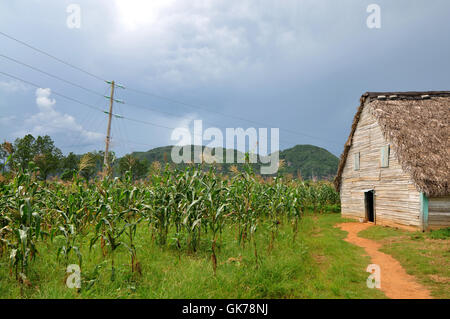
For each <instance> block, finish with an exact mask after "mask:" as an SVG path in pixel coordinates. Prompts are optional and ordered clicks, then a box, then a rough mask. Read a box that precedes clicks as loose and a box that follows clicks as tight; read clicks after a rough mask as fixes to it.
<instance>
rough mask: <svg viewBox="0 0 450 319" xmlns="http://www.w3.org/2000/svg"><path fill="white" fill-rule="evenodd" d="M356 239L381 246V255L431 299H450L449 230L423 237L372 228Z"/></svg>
mask: <svg viewBox="0 0 450 319" xmlns="http://www.w3.org/2000/svg"><path fill="white" fill-rule="evenodd" d="M359 236H361V237H365V238H369V239H373V240H376V241H378V242H380V243H382V244H383V247H382V249H381V251H383V252H385V253H387V254H390V255H391V256H393V257H394V258H396V259H397V260H398V261H399V262H400V263H401V264H402V266H403V267H404V268H405V269H406V271H407V272H408V273H409V274H411V275H413V276H415V277H416V278H417V279H418V280H419V282H420V283H422V284H423V285H424V286H425V287H427V288H428V289H430V291H431V294H432V296H433V297H434V298H444V299H449V298H450V228H447V229H442V230H438V231H432V232H429V233H422V232H408V231H404V230H398V229H394V228H388V227H382V226H373V227H370V228H368V229H366V230H364V231H362V232H360V233H359Z"/></svg>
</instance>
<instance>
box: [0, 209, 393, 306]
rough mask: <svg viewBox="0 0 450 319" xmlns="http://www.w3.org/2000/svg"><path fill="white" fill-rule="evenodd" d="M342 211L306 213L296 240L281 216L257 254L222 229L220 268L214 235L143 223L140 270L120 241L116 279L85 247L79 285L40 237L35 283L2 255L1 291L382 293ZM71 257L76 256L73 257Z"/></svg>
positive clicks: (9, 294) (56, 294) (88, 294)
mask: <svg viewBox="0 0 450 319" xmlns="http://www.w3.org/2000/svg"><path fill="white" fill-rule="evenodd" d="M342 221H343V219H342V218H340V217H339V214H336V213H329V214H323V215H312V214H307V215H306V216H305V217H304V218H302V220H301V222H300V224H299V231H298V235H297V238H296V240H295V242H294V241H293V232H292V227H291V225H287V224H282V225H281V226H280V231H279V233H278V237H277V240H276V242H275V246H274V247H273V249H272V250H271V252H269V251H268V246H269V239H268V238H267V236H264V233H263V232H261V235H260V236H257V240H256V242H257V245H258V246H259V259H260V260H259V262H258V264H257V263H256V262H255V256H254V253H253V247H252V246H253V245H249V246H246V247H244V248H242V247H241V246H239V245H237V244H236V241H237V239H236V238H235V233H236V232H235V231H234V230H231V229H230V231H224V233H223V236H222V238H221V239H220V240H219V241H218V253H217V258H218V266H217V274H216V276H214V274H213V271H212V268H211V262H210V255H211V252H210V250H209V243H208V242H204V243H202V246H201V247H200V249H199V250H198V251H197V252H196V253H192V254H189V253H187V252H185V251H180V250H177V249H176V248H175V247H173V248H171V249H162V248H161V247H160V246H158V245H156V244H155V243H154V241H153V240H151V236H150V233H149V231H148V228H147V227H145V226H144V225H141V226H140V227H139V228H138V232H137V236H136V246H137V248H138V251H139V256H138V258H139V260H140V263H141V265H142V274H141V275H139V274H137V273H134V274H132V273H131V272H130V270H129V268H130V266H129V264H130V261H129V255H128V253H127V252H126V251H125V248H123V247H120V248H118V251H117V253H116V280H115V281H114V282H112V281H111V280H110V275H111V269H110V267H109V263H108V262H107V260H105V259H104V258H103V256H101V253H100V250H99V249H92V251H91V252H89V249H88V247H89V244H88V242H89V238H85V242H84V244H83V245H82V247H81V249H82V252H83V256H85V257H84V260H83V269H82V274H83V286H82V289H81V290H80V291H78V292H77V291H76V290H74V289H69V288H67V287H66V285H65V278H66V273H65V271H66V269H65V265H64V263H62V262H57V261H56V258H55V257H56V250H57V247H58V244H57V243H56V242H55V243H42V244H41V245H40V246H39V247H38V251H39V256H38V257H39V258H36V259H35V261H32V262H31V264H30V267H29V268H30V273H29V278H30V282H31V285H32V286H30V287H27V286H26V285H23V287H24V288H23V291H22V292H21V289H20V285H19V284H18V282H17V280H15V278H14V276H10V275H9V270H8V262H9V260H8V258H7V256H3V258H1V259H0V298H384V294H383V293H382V292H380V291H378V290H375V289H369V288H367V287H366V278H367V273H366V272H365V267H366V266H367V265H368V263H369V259H368V257H366V256H364V254H363V250H362V249H361V248H359V247H356V246H353V245H351V244H349V243H347V242H345V241H343V240H341V239H342V238H344V237H345V232H343V231H341V230H340V229H337V228H334V225H335V224H336V223H339V222H342ZM70 262H73V263H76V262H77V260H76V259H75V258H73V260H70Z"/></svg>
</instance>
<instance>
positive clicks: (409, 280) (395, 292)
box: [336, 223, 432, 299]
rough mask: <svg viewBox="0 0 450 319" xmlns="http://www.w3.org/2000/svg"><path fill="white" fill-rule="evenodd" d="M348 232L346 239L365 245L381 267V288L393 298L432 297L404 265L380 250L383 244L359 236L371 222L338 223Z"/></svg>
mask: <svg viewBox="0 0 450 319" xmlns="http://www.w3.org/2000/svg"><path fill="white" fill-rule="evenodd" d="M336 226H337V227H339V228H341V229H342V230H345V231H347V232H348V235H347V238H345V240H346V241H347V242H349V243H352V244H354V245H357V246H360V247H363V248H364V249H365V250H366V252H367V254H368V255H369V256H370V258H371V260H372V261H371V262H372V263H373V264H377V265H379V266H380V268H381V290H382V291H383V292H384V293H385V294H386V296H387V297H388V298H392V299H430V298H432V297H431V295H430V292H429V291H428V290H427V289H426V288H425V287H423V286H422V285H420V284H419V283H418V282H417V280H416V279H415V277H414V276H411V275H408V274H407V273H406V271H405V269H404V268H403V267H402V265H401V264H400V263H399V262H398V261H397V260H396V259H394V258H393V257H392V256H390V255H387V254H385V253H382V252H381V251H379V249H380V248H381V246H382V245H381V244H379V243H377V242H375V241H373V240H370V239H366V238H361V237H358V233H359V232H360V231H362V230H364V229H366V228H369V227H370V226H371V224H367V223H342V224H338V225H336Z"/></svg>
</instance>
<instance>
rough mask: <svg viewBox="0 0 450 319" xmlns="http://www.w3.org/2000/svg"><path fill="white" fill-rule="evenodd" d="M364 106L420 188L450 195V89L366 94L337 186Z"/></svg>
mask: <svg viewBox="0 0 450 319" xmlns="http://www.w3.org/2000/svg"><path fill="white" fill-rule="evenodd" d="M364 107H368V108H369V112H370V113H371V114H372V115H373V116H374V117H375V118H376V119H377V121H378V124H379V125H380V127H381V130H382V132H383V135H384V137H385V138H386V140H387V141H389V143H390V144H391V147H392V148H393V149H394V150H395V152H396V153H397V157H398V160H399V162H400V164H401V166H402V168H403V170H404V171H405V172H407V173H409V174H410V175H411V179H412V180H413V182H414V183H415V185H416V187H417V189H418V190H419V191H421V192H424V193H425V194H426V195H428V196H446V195H450V167H449V163H450V156H449V155H450V134H449V133H450V128H449V120H450V91H433V92H392V93H391V92H389V93H365V94H364V95H363V96H362V97H361V104H360V106H359V108H358V111H357V113H356V115H355V117H354V119H353V124H352V129H351V132H350V136H349V138H348V140H347V142H346V143H345V146H344V152H343V153H342V155H341V160H340V163H339V167H338V173H337V176H336V178H335V181H334V184H335V187H336V189H337V190H338V191H339V189H340V187H341V179H342V172H343V169H344V166H345V162H346V158H347V155H348V152H349V150H350V148H351V145H352V140H353V135H354V133H355V131H356V127H357V125H358V121H359V118H360V116H361V112H362V110H363V108H364Z"/></svg>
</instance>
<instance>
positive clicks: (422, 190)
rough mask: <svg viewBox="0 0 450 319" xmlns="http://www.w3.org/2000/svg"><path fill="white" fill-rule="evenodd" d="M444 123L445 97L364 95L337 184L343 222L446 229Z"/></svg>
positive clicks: (447, 116)
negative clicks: (366, 222)
mask: <svg viewBox="0 0 450 319" xmlns="http://www.w3.org/2000/svg"><path fill="white" fill-rule="evenodd" d="M449 120H450V91H433V92H384V93H380V92H368V93H365V94H364V95H362V97H361V99H360V105H359V107H358V109H357V112H356V115H355V117H354V119H353V124H352V128H351V132H350V136H349V137H348V140H347V142H346V143H345V146H344V151H343V153H342V155H341V159H340V163H339V167H338V172H337V176H336V179H335V181H334V183H335V187H336V189H337V191H339V192H340V197H341V209H342V216H343V217H349V218H355V219H360V220H364V221H368V222H373V223H375V224H378V225H386V226H394V227H399V228H407V229H411V230H417V229H420V230H423V231H425V230H429V229H437V228H443V227H450V186H449V181H450V168H449V163H450V156H449V154H450V134H449V133H450V131H449V130H450V127H449Z"/></svg>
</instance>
